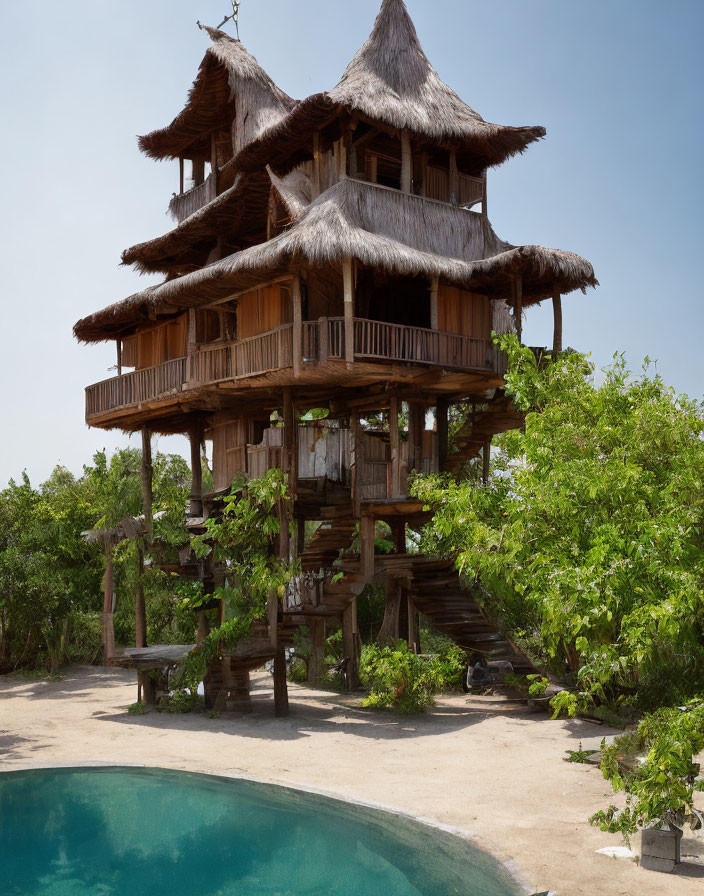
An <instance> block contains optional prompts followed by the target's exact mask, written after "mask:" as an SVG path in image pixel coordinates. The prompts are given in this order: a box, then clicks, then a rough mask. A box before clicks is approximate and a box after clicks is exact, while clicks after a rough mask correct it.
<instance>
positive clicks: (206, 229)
mask: <svg viewBox="0 0 704 896" xmlns="http://www.w3.org/2000/svg"><path fill="white" fill-rule="evenodd" d="M270 190H271V181H270V180H269V177H268V176H267V174H266V172H264V171H258V172H254V173H253V174H248V175H244V174H237V175H236V176H235V182H234V183H233V185H232V186H231V187H230V188H229V189H227V190H225V191H224V192H223V193H221V194H220V195H219V196H218V197H217V198H215V199H213V200H212V202H209V203H208V204H207V205H204V206H203V207H202V208H200V209H198V211H196V212H194V213H193V214H192V215H190V216H189V217H188V218H186V219H185V220H184V221H182V222H181V223H180V224H179V225H178V227H175V228H174V229H173V230H170V231H169V232H168V233H166V234H164V235H163V236H160V237H157V238H156V239H153V240H148V241H146V242H143V243H138V244H137V245H135V246H131V247H130V248H129V249H125V251H124V252H123V253H122V264H125V265H132V264H133V265H135V266H136V267H137V270H138V271H139V272H140V273H142V274H152V273H164V274H174V273H184V272H187V271H189V270H195V269H197V268H200V267H202V266H203V264H205V263H206V261H207V255H208V253H209V251H210V249H212V244H213V243H214V241H215V240H216V239H217V237H218V236H219V235H223V234H224V235H226V236H227V238H228V240H231V241H236V240H237V239H238V237H240V236H243V235H245V231H246V230H247V228H252V227H257V226H260V227H264V226H265V222H266V214H267V206H268V201H269V193H270ZM249 242H251V240H249ZM246 244H247V241H245V245H246ZM199 252H201V253H205V254H204V257H199Z"/></svg>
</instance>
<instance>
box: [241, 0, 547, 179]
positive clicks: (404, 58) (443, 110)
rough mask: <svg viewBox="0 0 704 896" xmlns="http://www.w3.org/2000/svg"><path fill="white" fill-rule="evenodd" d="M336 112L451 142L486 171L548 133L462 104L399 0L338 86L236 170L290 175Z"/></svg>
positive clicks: (284, 124) (262, 142) (257, 144)
mask: <svg viewBox="0 0 704 896" xmlns="http://www.w3.org/2000/svg"><path fill="white" fill-rule="evenodd" d="M336 110H339V111H340V112H342V113H348V114H350V115H355V114H357V115H360V116H362V117H363V118H365V119H368V120H371V121H374V122H379V123H384V124H386V125H388V126H389V127H391V128H394V129H398V130H408V131H410V132H411V133H412V134H413V135H415V136H416V137H417V138H420V139H421V140H425V141H429V142H432V143H435V144H439V145H454V146H456V147H457V148H458V149H460V151H463V152H465V153H471V154H472V155H473V156H476V157H478V158H479V159H481V160H482V162H483V166H484V167H489V166H492V165H499V164H500V163H501V162H504V161H505V160H506V159H507V158H509V157H510V156H512V155H514V154H515V153H518V152H522V151H523V150H524V149H525V148H526V147H527V146H528V145H529V144H530V143H533V142H534V141H536V140H539V139H541V138H542V137H544V136H545V128H543V127H538V126H533V127H508V126H506V125H498V124H491V123H489V122H486V121H484V119H483V118H482V117H481V115H479V113H478V112H475V111H474V109H472V108H471V107H470V106H468V105H467V104H466V103H464V102H463V101H462V100H461V99H460V98H459V96H458V95H457V94H456V93H455V92H454V90H452V89H451V88H450V87H448V86H447V84H445V83H444V82H443V81H442V80H441V79H440V77H439V75H438V73H437V72H436V71H435V69H434V68H433V66H432V65H431V64H430V62H429V61H428V57H427V56H426V55H425V53H424V52H423V48H422V47H421V45H420V41H419V40H418V35H417V33H416V29H415V26H414V24H413V22H412V20H411V17H410V16H409V14H408V10H407V9H406V5H405V3H404V2H403V0H384V2H383V5H382V7H381V11H380V12H379V15H378V17H377V20H376V22H375V24H374V29H373V31H372V33H371V35H370V37H369V39H368V40H367V42H366V43H365V44H364V46H363V47H362V48H361V49H360V50H359V51H358V52H357V54H356V55H355V57H354V58H353V59H352V62H350V64H349V66H348V67H347V70H346V71H345V73H344V75H343V77H342V80H341V81H340V82H339V84H337V86H336V87H334V88H333V89H332V90H330V91H328V92H327V93H319V94H315V95H313V96H311V97H309V98H308V99H307V100H304V101H303V102H301V103H299V104H298V105H297V106H296V107H295V108H294V109H293V111H292V112H291V113H290V114H289V115H288V116H287V117H286V118H284V119H282V120H281V121H280V122H277V123H276V124H274V125H273V126H272V127H271V128H269V129H268V130H267V131H265V132H264V133H263V134H262V135H261V136H260V137H259V138H258V139H257V140H255V141H253V142H252V143H251V144H250V145H249V146H248V147H246V148H245V149H244V150H243V151H242V152H241V153H240V154H239V155H238V156H237V157H236V163H237V165H238V166H240V167H256V166H257V165H261V164H263V163H265V162H266V163H268V164H270V165H272V167H273V168H274V169H275V170H277V171H279V172H283V171H286V170H289V169H290V167H291V166H292V165H293V164H296V162H297V161H299V160H300V159H301V158H302V157H303V156H304V155H305V153H306V152H308V153H309V151H310V148H311V145H312V133H313V131H314V129H315V128H317V127H320V126H321V125H322V124H323V123H324V122H326V121H329V119H330V117H331V115H332V114H334V112H335V111H336Z"/></svg>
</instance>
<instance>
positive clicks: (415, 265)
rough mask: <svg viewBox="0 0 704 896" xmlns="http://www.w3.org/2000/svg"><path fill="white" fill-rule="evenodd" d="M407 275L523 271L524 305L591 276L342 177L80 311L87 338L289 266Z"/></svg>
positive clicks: (409, 199) (484, 277) (497, 291)
mask: <svg viewBox="0 0 704 896" xmlns="http://www.w3.org/2000/svg"><path fill="white" fill-rule="evenodd" d="M346 257H349V258H353V259H355V260H356V261H358V262H359V263H360V264H362V265H367V266H370V267H375V268H379V269H381V270H385V271H387V272H389V273H394V274H400V275H407V276H425V277H434V276H437V277H439V278H440V279H441V280H443V281H445V282H448V283H453V284H455V285H457V286H464V287H467V288H472V289H476V290H478V291H482V292H486V293H487V294H490V295H492V296H497V297H500V298H506V297H507V296H510V295H511V285H512V278H513V276H515V275H516V274H521V275H522V277H523V295H524V305H526V306H527V305H530V304H533V303H535V302H538V301H540V300H541V299H543V298H546V297H547V296H549V295H551V294H552V289H553V284H555V285H556V286H557V287H558V288H559V289H560V291H561V292H563V293H568V292H571V291H572V290H575V289H585V288H586V287H587V286H595V285H596V284H597V281H596V278H595V276H594V270H593V268H592V266H591V265H590V264H589V262H588V261H585V260H584V259H583V258H580V257H579V256H578V255H575V254H574V253H572V252H563V251H560V250H557V249H544V248H542V247H540V246H520V247H515V246H511V245H510V244H509V243H505V242H503V241H502V240H500V239H499V238H498V237H497V236H496V234H495V233H494V232H493V230H492V229H491V227H490V225H489V224H488V222H485V220H484V219H483V217H482V216H481V215H480V214H478V213H476V212H472V211H467V210H465V209H460V208H454V207H453V206H450V205H447V204H445V203H442V202H436V201H434V200H429V199H423V198H421V197H419V196H413V195H411V194H407V193H401V192H399V191H397V190H392V189H389V188H386V187H381V186H378V185H375V184H368V183H364V182H362V181H356V180H352V179H344V180H342V181H340V183H338V184H336V185H335V186H334V187H332V188H331V189H329V190H327V191H326V192H325V193H323V194H322V195H321V196H319V197H318V198H317V199H316V200H315V201H314V202H313V203H312V204H311V205H310V206H309V207H308V209H307V211H306V212H305V214H304V215H303V216H302V217H301V219H300V220H299V221H298V223H296V224H295V225H294V226H292V227H291V228H290V229H289V230H287V231H285V232H284V233H283V234H281V235H280V236H278V237H276V238H275V239H273V240H270V241H269V242H266V243H262V244H261V245H258V246H253V247H251V248H249V249H245V250H243V251H242V252H238V253H236V254H234V255H231V256H229V257H228V258H224V259H222V260H221V261H218V262H215V263H214V264H211V265H208V266H207V267H205V268H202V269H201V270H199V271H195V272H194V273H191V274H187V275H186V276H184V277H179V278H177V279H174V280H170V281H167V282H165V283H163V284H162V285H161V286H157V287H151V288H150V289H148V290H144V291H142V292H139V293H136V294H135V295H134V296H131V297H130V298H129V299H125V300H124V301H123V302H119V303H117V304H116V305H111V306H110V307H109V308H106V309H104V310H103V311H99V312H97V313H96V314H92V315H90V317H87V318H84V319H83V320H81V321H79V322H78V323H77V324H76V326H75V328H74V333H75V334H76V336H77V337H78V338H79V339H82V340H84V341H86V342H92V341H100V340H103V339H108V338H111V335H112V334H114V333H116V332H117V331H119V329H120V328H124V327H125V326H128V325H135V324H137V323H138V322H139V321H140V320H142V319H148V318H149V317H152V318H153V317H154V315H158V314H160V313H161V314H165V313H173V311H174V309H175V308H178V307H193V306H199V305H206V304H208V303H210V302H214V301H218V300H222V299H225V298H227V297H228V296H229V295H232V294H233V293H235V292H237V291H240V290H246V289H248V288H250V287H252V286H254V285H256V284H258V283H261V282H263V281H265V280H266V279H267V278H273V277H276V276H279V275H280V274H283V273H286V272H287V271H289V270H291V269H292V268H294V267H296V266H304V267H305V266H306V265H310V266H326V265H339V264H340V262H341V261H342V259H343V258H346Z"/></svg>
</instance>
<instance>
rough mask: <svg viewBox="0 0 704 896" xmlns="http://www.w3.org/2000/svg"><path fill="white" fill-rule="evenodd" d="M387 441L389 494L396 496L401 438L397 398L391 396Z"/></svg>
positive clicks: (398, 480) (398, 490) (399, 474)
mask: <svg viewBox="0 0 704 896" xmlns="http://www.w3.org/2000/svg"><path fill="white" fill-rule="evenodd" d="M389 442H390V444H391V494H390V495H389V497H390V498H396V497H398V496H399V495H400V494H401V440H400V437H399V431H398V398H396V396H393V397H392V399H391V406H390V408H389Z"/></svg>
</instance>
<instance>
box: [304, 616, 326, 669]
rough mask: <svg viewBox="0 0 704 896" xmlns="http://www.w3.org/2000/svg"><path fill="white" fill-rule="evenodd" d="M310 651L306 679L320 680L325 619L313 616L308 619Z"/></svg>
mask: <svg viewBox="0 0 704 896" xmlns="http://www.w3.org/2000/svg"><path fill="white" fill-rule="evenodd" d="M310 634H311V640H312V645H311V651H310V661H309V663H308V681H310V682H314V681H320V679H321V678H322V677H323V675H324V673H325V619H323V618H322V617H319V616H314V617H313V618H312V619H311V621H310Z"/></svg>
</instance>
